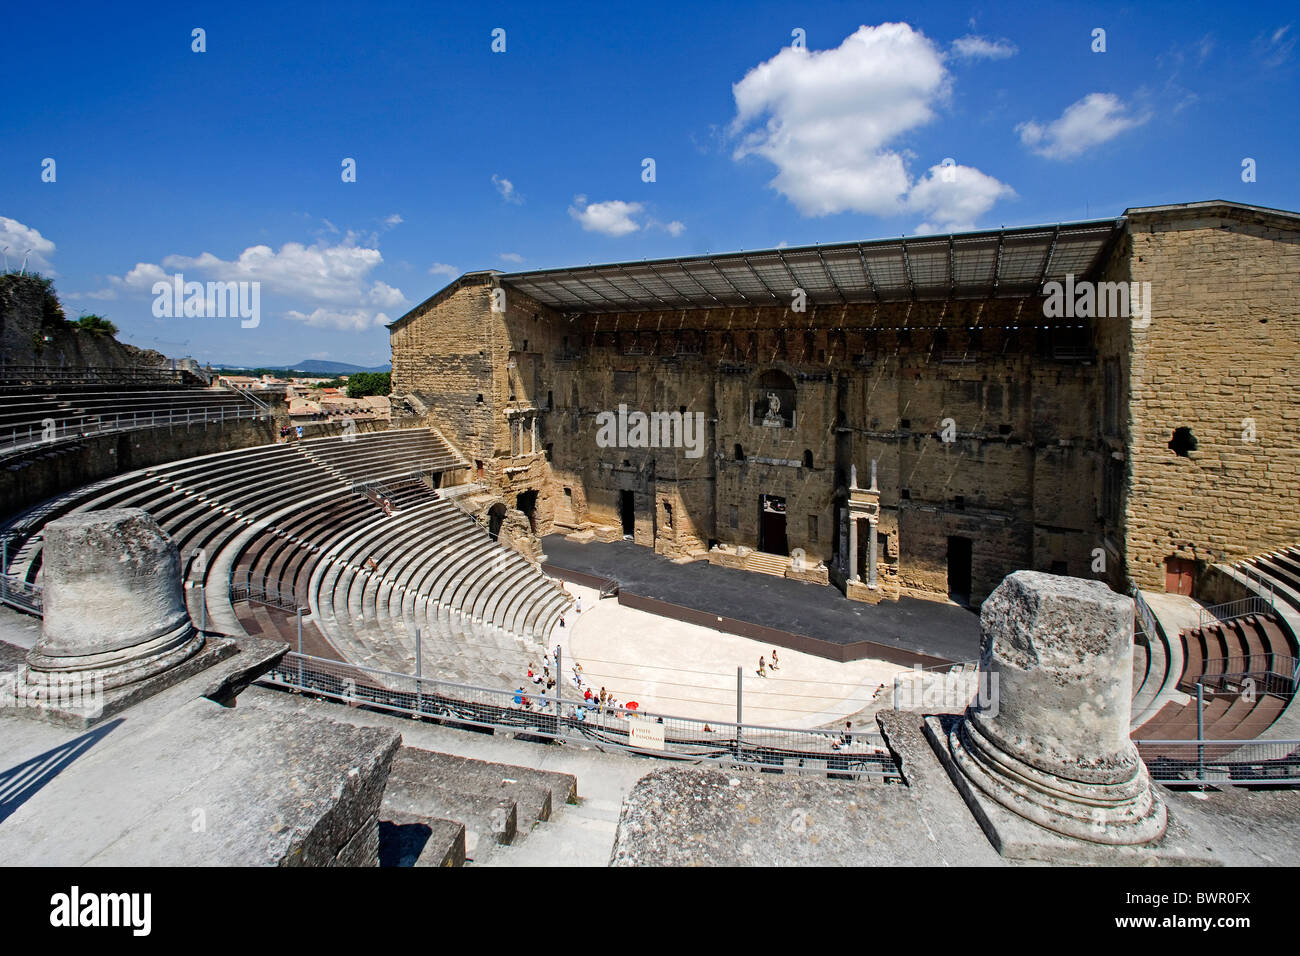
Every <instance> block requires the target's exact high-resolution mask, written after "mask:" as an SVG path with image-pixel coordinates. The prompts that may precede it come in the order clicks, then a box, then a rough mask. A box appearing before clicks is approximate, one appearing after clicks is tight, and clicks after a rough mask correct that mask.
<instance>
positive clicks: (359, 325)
mask: <svg viewBox="0 0 1300 956" xmlns="http://www.w3.org/2000/svg"><path fill="white" fill-rule="evenodd" d="M284 315H285V318H287V319H293V320H294V321H295V322H303V323H306V324H307V325H310V326H311V327H312V328H317V329H338V330H340V331H343V332H364V331H366V330H367V329H374V328H378V327H379V326H381V325H387V324H388V323H389V322H391V321H392V319H390V318H389V317H388V316H386V315H385V314H384V313H382V312H372V311H370V310H369V309H328V308H317V309H313V310H312V311H311V312H301V311H299V310H298V309H290V310H289V311H288V312H286V313H285V314H284Z"/></svg>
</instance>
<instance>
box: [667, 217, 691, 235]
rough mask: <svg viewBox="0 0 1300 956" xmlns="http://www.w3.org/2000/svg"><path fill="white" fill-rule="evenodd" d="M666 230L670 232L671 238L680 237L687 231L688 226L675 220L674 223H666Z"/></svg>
mask: <svg viewBox="0 0 1300 956" xmlns="http://www.w3.org/2000/svg"><path fill="white" fill-rule="evenodd" d="M664 228H665V229H666V230H668V235H670V236H680V235H681V234H682V233H683V232H685V231H686V224H685V223H684V222H680V221H678V220H676V219H674V220H673V221H672V222H669V223H665V224H664Z"/></svg>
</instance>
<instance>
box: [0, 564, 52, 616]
mask: <svg viewBox="0 0 1300 956" xmlns="http://www.w3.org/2000/svg"><path fill="white" fill-rule="evenodd" d="M0 604H8V605H9V606H10V607H15V608H18V610H20V611H26V612H28V613H29V614H35V615H38V616H40V615H41V614H42V613H43V612H42V608H43V606H44V605H43V603H42V589H41V586H40V585H39V584H28V583H27V582H26V581H15V580H14V579H13V578H12V577H10V576H9V575H8V574H0Z"/></svg>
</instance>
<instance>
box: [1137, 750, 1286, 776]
mask: <svg viewBox="0 0 1300 956" xmlns="http://www.w3.org/2000/svg"><path fill="white" fill-rule="evenodd" d="M1136 743H1137V748H1138V754H1139V755H1141V757H1142V760H1143V761H1144V762H1145V763H1146V765H1147V770H1148V771H1150V773H1151V779H1153V780H1155V781H1157V782H1159V783H1171V784H1177V783H1209V784H1213V783H1223V784H1238V785H1240V784H1259V785H1270V786H1271V785H1277V786H1282V785H1294V784H1297V783H1300V740H1139V741H1136Z"/></svg>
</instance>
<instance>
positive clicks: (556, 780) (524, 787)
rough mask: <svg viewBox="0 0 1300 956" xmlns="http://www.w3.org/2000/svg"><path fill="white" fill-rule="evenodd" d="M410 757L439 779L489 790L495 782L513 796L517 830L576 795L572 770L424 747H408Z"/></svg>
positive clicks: (546, 816) (546, 817)
mask: <svg viewBox="0 0 1300 956" xmlns="http://www.w3.org/2000/svg"><path fill="white" fill-rule="evenodd" d="M406 749H407V748H404V750H403V753H405V750H406ZM399 757H401V755H399ZM412 757H417V758H418V759H419V760H420V761H422V762H423V764H424V765H425V767H426V768H427V771H428V772H430V773H432V772H435V771H436V772H439V773H441V774H442V775H443V779H446V780H455V781H457V783H458V785H460V786H465V785H467V784H468V783H469V782H470V781H473V782H474V784H475V785H481V786H482V788H483V789H484V790H485V791H486V792H491V790H492V788H493V787H494V786H495V787H497V788H498V789H499V790H500V792H501V793H502V795H503V796H504V795H509V796H512V797H514V799H515V802H516V804H517V805H518V810H519V832H520V833H521V834H524V833H527V832H528V831H529V830H530V829H531V828H532V826H533V824H534V823H537V822H539V821H546V820H549V819H550V818H551V815H552V814H553V813H554V812H556V811H557V810H558V809H559V808H560V807H561V806H562V805H564V804H566V803H572V802H575V801H576V800H577V799H578V778H577V777H575V776H574V775H573V774H569V773H554V772H552V771H548V770H534V769H533V768H531V767H519V766H515V765H513V764H504V763H491V762H489V761H485V760H475V759H473V758H471V757H456V756H452V755H450V754H442V753H435V752H433V751H427V750H421V751H416V750H413V749H412Z"/></svg>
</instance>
